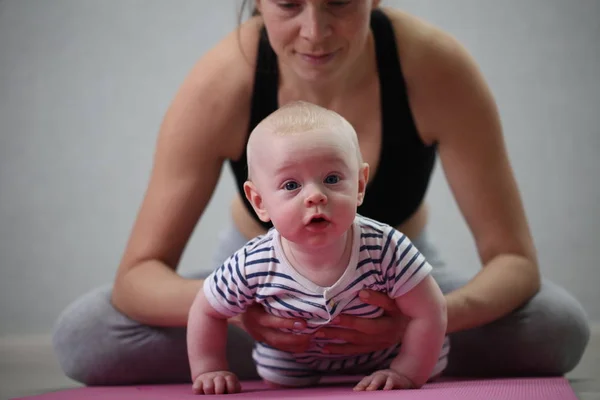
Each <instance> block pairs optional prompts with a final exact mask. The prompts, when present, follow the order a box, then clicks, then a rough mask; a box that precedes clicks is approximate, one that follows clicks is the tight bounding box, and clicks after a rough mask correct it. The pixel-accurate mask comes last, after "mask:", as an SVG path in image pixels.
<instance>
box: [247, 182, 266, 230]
mask: <svg viewBox="0 0 600 400" xmlns="http://www.w3.org/2000/svg"><path fill="white" fill-rule="evenodd" d="M244 194H245V195H246V198H247V199H248V201H249V202H250V204H252V208H254V212H255V213H256V215H258V218H260V220H261V221H263V222H269V221H270V220H271V218H269V213H268V212H267V210H265V208H264V204H263V201H262V197H261V195H260V193H259V192H258V189H257V188H256V185H255V184H254V183H253V182H252V181H246V182H244Z"/></svg>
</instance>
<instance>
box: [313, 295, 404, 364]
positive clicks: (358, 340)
mask: <svg viewBox="0 0 600 400" xmlns="http://www.w3.org/2000/svg"><path fill="white" fill-rule="evenodd" d="M359 296H360V299H361V300H362V301H363V302H365V303H368V304H371V305H374V306H378V307H381V308H383V309H384V311H385V312H384V314H383V315H382V316H381V317H378V318H362V317H353V316H350V315H339V316H338V317H336V318H335V319H334V321H333V322H334V323H335V324H336V325H338V326H340V327H342V328H346V329H340V328H337V327H335V328H322V329H319V331H318V332H317V333H316V335H317V337H323V338H328V339H340V340H343V341H344V342H346V343H345V344H333V343H331V344H328V345H326V346H325V347H324V350H326V351H328V352H329V353H331V354H357V353H358V354H360V353H369V352H372V351H377V350H383V349H386V348H389V347H392V346H394V345H396V344H398V343H400V342H401V341H402V338H403V337H404V331H405V330H406V325H407V324H408V320H409V319H408V318H407V317H405V316H403V315H402V313H400V310H398V307H397V306H396V303H395V302H394V300H393V299H391V298H389V296H388V295H387V294H385V293H381V292H376V291H372V290H361V291H360V293H359Z"/></svg>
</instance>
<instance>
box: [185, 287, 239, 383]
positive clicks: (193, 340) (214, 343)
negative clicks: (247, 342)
mask: <svg viewBox="0 0 600 400" xmlns="http://www.w3.org/2000/svg"><path fill="white" fill-rule="evenodd" d="M226 346H227V317H226V316H224V315H222V314H221V313H219V312H217V311H216V310H215V309H214V308H213V307H212V306H211V304H210V303H209V302H208V300H207V299H206V296H205V295H204V289H200V290H199V291H198V294H197V295H196V298H195V299H194V302H193V304H192V306H191V308H190V312H189V316H188V325H187V349H188V359H189V363H190V370H191V375H192V382H193V386H192V389H193V391H194V393H196V394H224V393H237V392H239V391H240V390H241V388H240V383H239V380H238V378H237V377H236V376H235V375H234V374H233V373H231V372H229V371H228V365H227V357H226Z"/></svg>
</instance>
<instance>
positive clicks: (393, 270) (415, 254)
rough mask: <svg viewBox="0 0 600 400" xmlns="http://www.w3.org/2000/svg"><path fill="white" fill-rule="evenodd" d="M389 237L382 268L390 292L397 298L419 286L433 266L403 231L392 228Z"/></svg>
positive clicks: (390, 294)
mask: <svg viewBox="0 0 600 400" xmlns="http://www.w3.org/2000/svg"><path fill="white" fill-rule="evenodd" d="M388 239H389V240H388V243H387V247H388V248H387V251H386V253H385V255H384V257H383V261H382V268H383V271H384V272H385V277H386V283H387V290H388V294H389V296H390V297H391V298H394V299H395V298H396V297H399V296H402V295H403V294H405V293H407V292H408V291H410V290H411V289H412V288H414V287H415V286H417V285H418V284H419V283H420V282H421V281H422V280H423V279H424V278H425V277H426V276H427V275H429V274H430V273H431V269H432V267H431V265H430V264H429V263H428V262H427V260H425V257H424V256H423V255H422V254H421V252H419V250H418V249H417V248H416V247H415V246H414V245H413V244H412V242H411V241H410V240H409V239H408V237H407V236H406V235H404V234H403V233H401V232H399V231H397V230H395V229H393V228H392V229H391V230H390V232H389V233H388Z"/></svg>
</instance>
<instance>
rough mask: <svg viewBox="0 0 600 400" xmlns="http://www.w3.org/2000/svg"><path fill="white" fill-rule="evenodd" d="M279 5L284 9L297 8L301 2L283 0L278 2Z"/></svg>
mask: <svg viewBox="0 0 600 400" xmlns="http://www.w3.org/2000/svg"><path fill="white" fill-rule="evenodd" d="M277 6H278V7H279V8H282V9H284V10H293V9H295V8H297V7H298V6H299V4H298V3H292V2H288V1H281V2H279V3H277Z"/></svg>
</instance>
